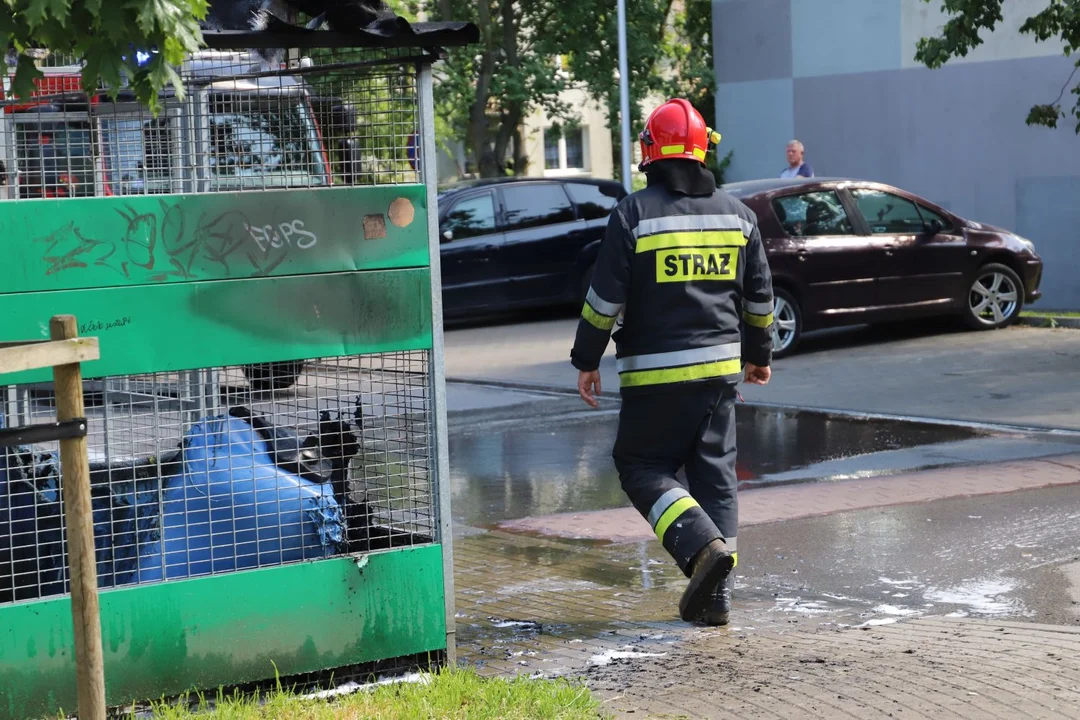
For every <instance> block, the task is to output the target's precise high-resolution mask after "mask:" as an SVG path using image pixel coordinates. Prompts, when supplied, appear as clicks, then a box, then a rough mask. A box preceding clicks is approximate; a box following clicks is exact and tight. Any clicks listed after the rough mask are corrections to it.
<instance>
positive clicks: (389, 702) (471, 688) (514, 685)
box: [153, 669, 607, 720]
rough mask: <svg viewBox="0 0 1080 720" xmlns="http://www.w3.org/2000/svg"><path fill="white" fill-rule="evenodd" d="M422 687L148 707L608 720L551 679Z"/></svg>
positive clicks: (464, 674) (438, 678) (183, 718)
mask: <svg viewBox="0 0 1080 720" xmlns="http://www.w3.org/2000/svg"><path fill="white" fill-rule="evenodd" d="M422 677H423V681H421V682H403V683H393V684H387V685H379V686H376V687H374V688H373V689H370V690H361V691H360V692H357V693H354V694H352V695H348V696H345V697H339V698H334V699H331V700H313V699H303V698H300V697H298V696H297V695H296V694H295V693H293V692H290V691H288V690H285V689H278V690H277V691H275V692H273V693H270V694H269V696H267V697H265V698H263V700H262V702H259V701H258V700H256V699H254V698H252V697H251V696H243V695H239V694H237V695H234V696H226V697H221V696H220V695H219V696H218V697H217V698H216V699H215V700H214V701H212V702H210V701H208V700H206V699H203V700H202V701H201V702H199V703H198V707H196V708H195V709H193V710H189V709H188V707H189V706H190V704H189V702H181V703H179V704H174V703H161V704H155V706H154V708H153V709H154V717H155V718H160V719H161V720H195V719H196V718H198V719H199V720H203V719H205V720H360V719H361V718H378V719H379V720H398V719H400V720H414V719H420V718H453V719H455V720H457V719H461V720H465V719H466V718H467V719H469V720H473V719H474V718H475V719H476V720H484V719H486V718H491V719H492V720H494V719H495V718H499V719H500V720H541V719H545V718H552V719H557V720H585V719H586V718H588V719H589V720H595V719H596V718H601V717H607V715H606V714H604V713H602V712H601V711H600V701H599V700H597V699H596V697H595V696H593V694H592V692H591V691H590V690H589V689H588V688H587V687H586V686H585V685H584V684H583V683H580V682H575V681H570V680H563V679H556V680H533V679H528V678H523V677H519V678H513V679H509V678H483V677H480V676H479V675H477V674H476V672H475V671H473V670H471V669H469V670H464V669H443V670H440V671H438V672H435V673H432V674H425V675H424V676H422Z"/></svg>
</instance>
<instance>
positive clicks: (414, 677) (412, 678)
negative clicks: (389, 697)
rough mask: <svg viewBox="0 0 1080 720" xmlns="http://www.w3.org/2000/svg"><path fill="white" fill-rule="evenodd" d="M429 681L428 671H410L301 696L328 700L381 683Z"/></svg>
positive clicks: (345, 684)
mask: <svg viewBox="0 0 1080 720" xmlns="http://www.w3.org/2000/svg"><path fill="white" fill-rule="evenodd" d="M429 682H431V677H430V676H429V675H427V674H426V673H409V674H408V675H402V676H400V677H391V678H384V679H382V680H376V681H375V682H372V683H364V684H363V685H361V684H360V683H355V682H347V683H344V684H342V685H338V686H337V687H335V688H331V689H329V690H322V691H320V692H316V693H311V694H309V695H301V696H300V697H301V698H303V699H305V700H327V699H329V698H334V697H341V696H343V695H352V694H353V693H357V692H361V691H363V690H371V689H373V688H375V687H378V686H379V685H396V684H398V683H422V684H427V683H429Z"/></svg>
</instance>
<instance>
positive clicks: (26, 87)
mask: <svg viewBox="0 0 1080 720" xmlns="http://www.w3.org/2000/svg"><path fill="white" fill-rule="evenodd" d="M43 77H45V75H44V74H43V73H42V72H41V70H39V69H38V67H37V65H35V64H34V59H33V58H31V57H28V56H26V55H19V64H18V66H16V68H15V79H14V80H12V83H11V89H12V90H13V91H14V92H15V95H16V96H17V97H18V98H19V99H20V100H26V99H27V98H29V97H30V96H31V95H33V93H34V90H36V89H37V87H36V86H35V85H34V80H40V79H41V78H43Z"/></svg>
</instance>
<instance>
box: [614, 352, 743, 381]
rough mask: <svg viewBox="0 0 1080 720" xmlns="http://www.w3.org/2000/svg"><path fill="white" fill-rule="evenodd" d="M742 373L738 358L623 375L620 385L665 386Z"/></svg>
mask: <svg viewBox="0 0 1080 720" xmlns="http://www.w3.org/2000/svg"><path fill="white" fill-rule="evenodd" d="M740 372H742V360H739V359H738V358H736V359H734V360H721V361H720V362H712V363H705V364H703V365H690V366H687V367H677V368H665V369H663V370H642V371H640V372H628V373H623V374H622V375H620V376H619V383H620V384H621V385H622V386H623V387H640V386H642V385H664V384H667V383H677V382H688V381H690V380H704V379H705V378H715V377H724V376H725V375H738V374H739V373H740Z"/></svg>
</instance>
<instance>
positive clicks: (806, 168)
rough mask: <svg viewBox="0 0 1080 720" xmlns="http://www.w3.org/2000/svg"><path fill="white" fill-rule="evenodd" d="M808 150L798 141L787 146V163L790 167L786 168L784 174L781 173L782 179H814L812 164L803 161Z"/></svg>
mask: <svg viewBox="0 0 1080 720" xmlns="http://www.w3.org/2000/svg"><path fill="white" fill-rule="evenodd" d="M805 152H806V149H805V148H804V147H803V144H802V143H801V142H799V141H798V140H792V141H791V142H789V143H788V144H787V162H788V166H787V167H786V168H784V172H782V173H780V177H782V178H794V177H805V178H812V177H814V168H812V167H810V163H808V162H806V161H805V160H804V159H803V155H804V154H805Z"/></svg>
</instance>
